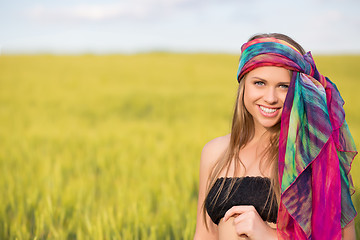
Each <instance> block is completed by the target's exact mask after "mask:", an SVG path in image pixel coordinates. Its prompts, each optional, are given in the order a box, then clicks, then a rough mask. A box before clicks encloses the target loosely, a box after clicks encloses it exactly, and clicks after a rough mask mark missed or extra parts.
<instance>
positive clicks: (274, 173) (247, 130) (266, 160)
mask: <svg viewBox="0 0 360 240" xmlns="http://www.w3.org/2000/svg"><path fill="white" fill-rule="evenodd" d="M264 37H273V38H277V39H280V40H284V41H286V42H288V43H290V44H291V45H293V46H294V47H295V48H297V49H298V50H299V51H300V52H301V53H302V54H305V51H304V49H303V48H302V47H301V46H300V45H299V44H298V43H297V42H295V41H294V40H293V39H292V38H290V37H288V36H286V35H284V34H280V33H268V34H256V35H254V36H252V37H251V38H250V39H249V40H248V41H252V40H254V39H257V38H264ZM245 77H246V76H244V77H243V78H245ZM244 82H245V81H244V79H242V80H241V81H240V83H239V87H238V91H237V97H236V102H235V107H234V114H233V118H232V126H231V134H230V142H229V146H228V147H227V149H226V150H225V152H224V153H223V154H222V155H221V156H220V157H219V158H218V159H217V161H216V163H215V165H214V166H213V167H212V169H211V172H210V175H209V178H208V181H207V187H206V188H207V190H206V196H207V195H208V194H209V191H210V189H211V187H212V186H213V185H214V183H215V182H216V180H217V179H218V178H219V177H220V173H221V172H222V171H223V170H226V171H225V176H228V173H229V170H230V166H231V165H232V164H233V165H234V172H233V175H236V173H238V169H239V167H240V165H241V166H242V168H243V169H244V170H246V168H245V165H244V164H243V163H242V161H241V159H240V157H239V152H240V150H241V149H242V148H243V147H244V146H245V145H246V144H247V143H248V142H249V141H250V140H251V139H252V137H253V136H254V120H253V118H252V116H251V114H250V113H249V112H248V111H247V110H246V108H245V105H244ZM269 134H270V138H269V139H270V141H269V145H268V147H267V148H266V149H265V151H264V152H263V154H262V156H263V157H262V159H261V161H260V172H263V171H262V170H263V169H271V174H270V176H269V177H270V180H271V191H269V196H268V198H267V201H270V208H269V212H268V213H267V214H268V216H269V215H270V211H271V208H272V206H271V205H272V204H273V201H274V199H276V202H277V203H278V206H279V202H280V186H279V181H278V154H279V135H280V122H279V123H277V124H276V125H275V126H273V127H272V128H271V129H270V131H269ZM235 182H236V179H235V178H232V179H231V182H230V187H229V189H228V191H227V197H229V195H230V192H231V190H232V188H233V187H234V185H235ZM224 184H225V178H224V179H223V181H222V183H221V185H220V187H219V189H218V191H217V193H216V194H215V198H214V199H213V202H212V203H211V204H215V203H216V202H217V201H218V198H219V195H220V192H221V191H222V189H223V186H224ZM205 200H206V198H205ZM265 205H266V204H265ZM202 212H203V218H204V221H205V225H206V228H208V225H207V220H206V209H205V201H204V202H203V205H202Z"/></svg>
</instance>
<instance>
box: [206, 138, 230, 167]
mask: <svg viewBox="0 0 360 240" xmlns="http://www.w3.org/2000/svg"><path fill="white" fill-rule="evenodd" d="M229 142H230V134H227V135H225V136H221V137H217V138H214V139H213V140H211V141H209V142H208V143H206V144H205V146H204V148H203V150H202V153H201V162H202V164H205V165H207V166H209V165H213V164H214V163H215V161H216V160H217V159H218V158H219V157H220V155H221V154H223V153H224V151H225V150H226V149H227V147H228V146H229Z"/></svg>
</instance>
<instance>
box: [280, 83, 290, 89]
mask: <svg viewBox="0 0 360 240" xmlns="http://www.w3.org/2000/svg"><path fill="white" fill-rule="evenodd" d="M280 88H285V89H288V88H289V85H286V84H283V85H280Z"/></svg>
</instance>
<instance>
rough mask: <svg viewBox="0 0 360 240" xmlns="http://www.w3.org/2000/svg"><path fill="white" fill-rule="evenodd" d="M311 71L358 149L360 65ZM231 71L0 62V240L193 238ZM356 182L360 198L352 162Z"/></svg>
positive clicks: (94, 60)
mask: <svg viewBox="0 0 360 240" xmlns="http://www.w3.org/2000/svg"><path fill="white" fill-rule="evenodd" d="M316 60H317V62H318V68H319V70H320V71H321V72H322V73H323V74H324V75H327V76H329V77H330V79H332V80H333V81H334V82H335V83H336V84H337V85H338V88H339V89H340V91H341V93H342V96H343V98H344V99H345V102H346V104H345V110H346V114H347V122H348V124H349V127H350V130H351V132H352V134H353V137H354V139H355V143H356V145H357V146H360V112H359V104H358V103H357V94H358V93H357V88H356V87H354V86H355V85H356V83H357V73H356V69H357V66H358V65H359V63H360V56H326V57H325V56H322V57H317V58H316ZM237 61H238V56H233V55H219V54H218V55H216V54H167V53H152V54H138V55H127V56H123V55H106V56H93V55H83V56H52V55H33V56H21V55H18V56H0V126H1V127H0V146H1V148H0V171H1V172H0V193H1V194H0V202H1V203H2V204H1V205H0V239H88V238H91V239H192V237H193V234H194V231H195V223H196V206H197V187H198V171H199V159H200V153H201V149H202V147H203V145H204V144H205V143H206V142H207V141H209V140H211V139H213V138H215V137H217V136H221V135H225V134H227V133H228V132H229V127H230V120H231V114H232V113H231V112H232V108H233V104H234V100H235V92H236V87H237V82H236V80H235V78H236V77H235V74H236V70H237ZM352 175H353V179H354V183H355V186H356V187H357V188H358V187H359V186H360V163H358V161H357V160H356V159H355V161H354V164H353V168H352ZM354 202H355V203H356V208H357V209H358V211H359V210H360V196H359V197H357V198H354ZM359 225H360V224H359V220H358V218H357V226H359ZM358 236H360V229H358Z"/></svg>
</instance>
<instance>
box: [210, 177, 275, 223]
mask: <svg viewBox="0 0 360 240" xmlns="http://www.w3.org/2000/svg"><path fill="white" fill-rule="evenodd" d="M223 179H224V178H223V177H222V178H218V179H217V180H216V182H215V183H214V186H213V187H212V188H211V189H210V192H209V194H208V195H207V197H206V200H205V208H206V211H207V212H208V214H209V216H210V218H211V220H212V221H213V222H214V223H215V224H219V222H220V219H221V218H223V217H224V215H225V213H226V212H227V211H228V210H229V209H230V208H231V207H233V206H238V205H253V206H254V207H255V209H256V211H257V212H258V213H259V215H260V216H261V218H262V219H263V220H264V221H268V222H273V223H276V219H277V211H278V206H277V202H276V199H275V198H274V200H273V203H272V204H271V203H270V202H271V201H270V200H271V195H270V197H269V200H268V194H269V191H270V184H271V182H270V179H269V178H264V177H249V176H246V177H241V178H236V181H235V185H234V187H233V188H232V189H231V192H230V195H229V197H228V198H227V199H226V196H227V194H228V189H229V187H230V183H231V179H232V178H226V179H225V184H224V187H223V189H222V191H221V192H220V195H219V198H218V199H217V201H216V204H215V205H214V204H213V203H212V201H213V200H215V197H216V193H217V191H218V189H219V188H220V186H221V183H222V181H223ZM267 200H268V201H267ZM265 203H266V205H265ZM270 206H271V210H270V214H269V209H270Z"/></svg>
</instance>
